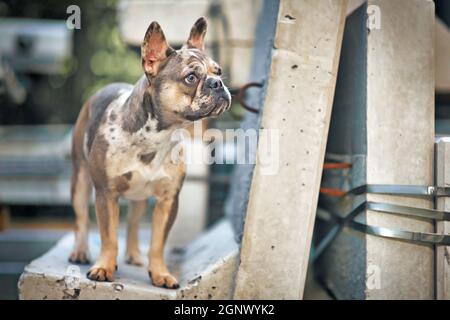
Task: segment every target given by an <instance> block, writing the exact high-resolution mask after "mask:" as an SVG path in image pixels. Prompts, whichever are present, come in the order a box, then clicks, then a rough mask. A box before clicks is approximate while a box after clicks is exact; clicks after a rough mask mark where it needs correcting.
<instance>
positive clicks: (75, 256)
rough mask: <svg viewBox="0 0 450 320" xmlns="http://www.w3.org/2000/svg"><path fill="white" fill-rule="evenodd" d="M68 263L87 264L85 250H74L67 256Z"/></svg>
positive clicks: (87, 256) (87, 257) (87, 258)
mask: <svg viewBox="0 0 450 320" xmlns="http://www.w3.org/2000/svg"><path fill="white" fill-rule="evenodd" d="M69 262H71V263H76V264H89V263H90V260H89V254H88V252H87V251H86V250H78V249H75V250H73V251H72V253H71V254H70V256H69Z"/></svg>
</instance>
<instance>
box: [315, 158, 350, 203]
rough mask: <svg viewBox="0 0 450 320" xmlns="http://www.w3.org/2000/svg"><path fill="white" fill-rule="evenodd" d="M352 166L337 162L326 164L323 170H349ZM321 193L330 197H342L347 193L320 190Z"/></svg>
mask: <svg viewBox="0 0 450 320" xmlns="http://www.w3.org/2000/svg"><path fill="white" fill-rule="evenodd" d="M351 167H352V165H351V164H350V163H345V162H344V163H337V162H325V163H324V164H323V170H332V169H349V168H351ZM320 193H322V194H325V195H327V196H330V197H342V196H343V195H345V191H343V190H341V189H335V188H320Z"/></svg>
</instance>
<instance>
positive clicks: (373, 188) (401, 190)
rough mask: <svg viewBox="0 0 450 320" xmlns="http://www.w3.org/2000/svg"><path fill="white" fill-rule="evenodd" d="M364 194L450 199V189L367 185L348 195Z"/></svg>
mask: <svg viewBox="0 0 450 320" xmlns="http://www.w3.org/2000/svg"><path fill="white" fill-rule="evenodd" d="M364 193H375V194H390V195H403V196H427V197H450V188H445V187H436V186H414V185H391V184H366V185H362V186H359V187H356V188H354V189H351V190H350V191H348V192H347V195H361V194H364Z"/></svg>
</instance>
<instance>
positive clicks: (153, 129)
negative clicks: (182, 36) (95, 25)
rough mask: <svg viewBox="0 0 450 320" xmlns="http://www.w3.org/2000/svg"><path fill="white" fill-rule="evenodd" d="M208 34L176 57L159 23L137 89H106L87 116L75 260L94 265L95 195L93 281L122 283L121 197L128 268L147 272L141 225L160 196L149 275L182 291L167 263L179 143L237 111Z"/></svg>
mask: <svg viewBox="0 0 450 320" xmlns="http://www.w3.org/2000/svg"><path fill="white" fill-rule="evenodd" d="M206 27H207V26H206V20H205V19H204V18H200V19H199V20H197V22H196V23H195V24H194V26H193V27H192V30H191V33H190V36H189V39H188V41H187V43H186V45H185V46H184V47H183V48H181V49H180V50H177V51H175V50H173V49H172V48H171V47H170V46H169V45H168V44H167V42H166V40H165V36H164V33H163V32H162V30H161V27H160V26H159V25H158V23H156V22H153V23H152V24H150V26H149V28H148V30H147V32H146V34H145V37H144V41H143V43H142V47H141V56H142V67H143V69H144V75H143V76H142V77H141V78H140V79H139V81H138V82H137V83H136V84H135V85H134V86H132V85H129V84H125V83H117V84H111V85H108V86H106V87H104V88H103V89H101V90H100V91H98V92H97V93H96V94H94V95H93V96H92V97H91V98H90V99H89V100H88V101H87V102H86V103H85V104H84V106H83V107H82V109H81V111H80V115H79V117H78V120H77V122H76V124H75V128H74V132H73V143H72V157H73V175H72V188H71V189H72V190H71V193H72V204H73V207H74V210H75V213H76V228H75V236H76V241H75V247H74V250H73V252H72V254H71V255H70V258H69V260H70V261H71V262H75V263H89V254H88V241H87V235H88V202H89V196H90V193H91V190H92V187H94V188H95V209H96V216H97V222H98V225H99V229H100V237H101V243H102V246H101V252H100V255H99V257H98V258H97V261H96V263H95V264H94V265H93V266H92V268H91V269H90V271H89V272H88V277H89V278H90V279H93V280H98V281H113V279H114V271H115V269H116V265H117V262H116V260H117V250H118V248H117V228H118V223H119V205H118V198H119V197H125V198H127V199H129V200H130V206H129V213H128V228H127V247H126V261H127V262H128V263H131V264H136V265H142V263H143V260H142V258H141V256H140V253H139V246H138V236H137V233H138V223H139V219H140V217H141V216H142V214H143V213H144V212H145V210H146V206H147V200H148V198H149V197H151V196H154V197H156V200H157V203H156V206H155V209H154V212H153V218H152V239H151V248H150V251H149V254H148V257H149V267H148V271H149V274H150V277H151V280H152V282H153V284H154V285H157V286H164V287H168V288H177V287H178V282H177V280H176V279H175V278H174V277H173V276H172V275H171V274H170V272H169V270H168V268H167V266H166V264H165V262H164V257H163V250H164V244H165V241H166V238H167V235H168V232H169V230H170V228H171V226H172V224H173V221H174V219H175V216H176V213H177V210H178V194H179V192H180V188H181V185H182V183H183V179H184V175H185V167H184V163H183V162H182V161H173V159H172V158H171V151H172V149H173V147H174V143H173V142H172V141H171V135H172V133H173V132H174V130H176V129H178V128H183V127H186V126H188V125H190V124H192V121H195V120H198V119H202V118H205V117H208V116H217V115H219V114H221V113H222V112H224V111H225V110H227V109H228V108H229V107H230V94H229V92H228V89H227V88H226V87H225V86H224V85H223V83H222V81H221V80H220V74H221V70H220V67H219V66H218V65H217V63H215V62H214V61H212V60H211V59H210V58H208V57H207V56H206V55H205V54H204V52H203V49H204V45H203V39H204V36H205V33H206ZM178 160H180V159H178Z"/></svg>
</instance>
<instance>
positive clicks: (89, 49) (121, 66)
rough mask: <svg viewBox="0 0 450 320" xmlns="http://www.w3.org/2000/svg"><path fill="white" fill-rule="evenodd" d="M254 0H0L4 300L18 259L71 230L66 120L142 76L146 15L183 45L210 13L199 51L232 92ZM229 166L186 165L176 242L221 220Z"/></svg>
mask: <svg viewBox="0 0 450 320" xmlns="http://www.w3.org/2000/svg"><path fill="white" fill-rule="evenodd" d="M71 5H76V6H78V8H79V9H80V11H79V12H80V29H76V28H75V29H71V28H68V26H67V25H66V20H67V19H68V18H69V17H70V16H71V15H72V14H73V13H75V11H69V12H67V9H68V8H69V6H71ZM260 7H261V1H259V0H250V1H244V2H241V1H234V0H231V1H206V0H194V1H192V0H187V1H126V0H86V1H72V0H71V1H66V0H49V1H31V0H30V1H27V0H2V1H0V39H1V40H0V299H16V298H17V281H18V278H19V276H20V274H21V273H22V271H23V268H24V266H25V265H26V264H27V263H29V262H30V261H31V260H32V259H34V258H36V257H38V256H39V255H41V254H43V253H44V252H46V251H47V250H48V249H49V248H50V247H51V246H52V245H54V244H55V242H56V241H57V240H58V239H59V238H60V237H61V236H62V235H64V234H65V233H67V232H68V231H70V230H72V228H73V221H74V215H73V212H72V208H71V206H70V194H69V189H70V174H71V162H70V143H71V130H72V125H73V123H74V122H75V121H76V118H77V116H78V112H79V110H80V108H81V106H82V104H83V102H84V101H85V100H86V99H87V98H88V97H89V96H90V95H91V94H92V93H94V92H95V91H96V90H97V89H99V88H100V87H102V86H104V85H106V84H108V83H111V82H116V81H120V82H129V83H135V82H136V81H137V79H138V78H139V77H140V76H141V75H142V70H141V63H140V42H141V39H142V38H143V35H144V33H145V30H146V29H147V26H148V25H149V24H150V22H151V21H153V20H157V21H158V22H159V23H160V24H161V26H162V28H163V30H164V32H165V35H166V37H167V39H168V41H169V42H170V44H171V45H172V46H173V47H174V48H179V47H181V45H182V44H183V43H184V42H185V41H186V40H187V37H188V35H189V31H190V28H191V26H192V24H193V23H194V22H195V20H196V19H197V18H198V17H199V16H202V15H203V16H206V17H207V18H208V20H209V26H208V34H207V36H206V50H207V51H208V53H209V54H210V55H212V56H213V57H214V59H215V60H216V61H218V62H219V63H220V64H221V65H222V67H223V70H224V78H225V82H226V84H227V85H228V86H229V87H230V88H231V89H232V90H236V89H237V88H239V87H241V86H242V85H244V84H245V83H246V81H247V79H248V71H249V70H250V64H251V54H252V46H253V34H254V28H255V23H256V20H257V17H258V14H259V10H260ZM180 12H183V18H182V19H180V14H179V13H180ZM244 111H245V110H244V109H243V108H242V107H241V106H240V105H238V104H234V105H233V107H232V109H231V111H230V112H228V113H227V114H226V115H224V116H222V117H220V119H217V120H214V121H210V122H209V123H208V126H209V127H215V128H218V129H220V130H224V129H226V128H235V127H238V126H239V122H240V120H241V119H242V117H243V114H244ZM198 148H200V149H201V148H203V146H202V145H200V146H199V147H198ZM231 170H232V165H231V164H230V165H228V164H214V165H212V166H206V165H205V166H193V167H188V175H187V180H186V183H185V185H184V187H183V192H182V195H181V200H180V203H181V204H180V207H181V208H180V213H179V218H178V219H179V220H180V221H177V225H178V226H184V228H183V232H177V231H176V230H177V228H180V227H177V225H175V226H174V230H173V232H172V234H178V235H179V236H173V237H172V238H171V239H170V241H171V242H172V244H173V245H182V244H183V243H186V242H187V241H189V240H191V239H192V238H193V237H195V235H196V234H197V233H198V232H200V231H201V230H202V229H204V228H205V227H207V226H209V225H211V224H213V223H214V222H215V221H217V220H218V219H219V218H221V217H222V216H223V207H224V205H223V204H224V200H225V198H226V194H227V190H228V184H229V173H230V172H231ZM123 204H125V203H123ZM125 211H126V208H125V206H122V209H121V216H122V219H123V216H124V214H125ZM150 215H151V208H150V209H149V212H147V215H146V216H145V217H144V218H143V220H144V226H143V227H142V229H146V230H147V231H148V230H149V226H148V223H149V222H150ZM183 217H184V218H183ZM91 221H95V218H94V212H93V208H91ZM186 226H188V227H186ZM186 230H189V231H186Z"/></svg>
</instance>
